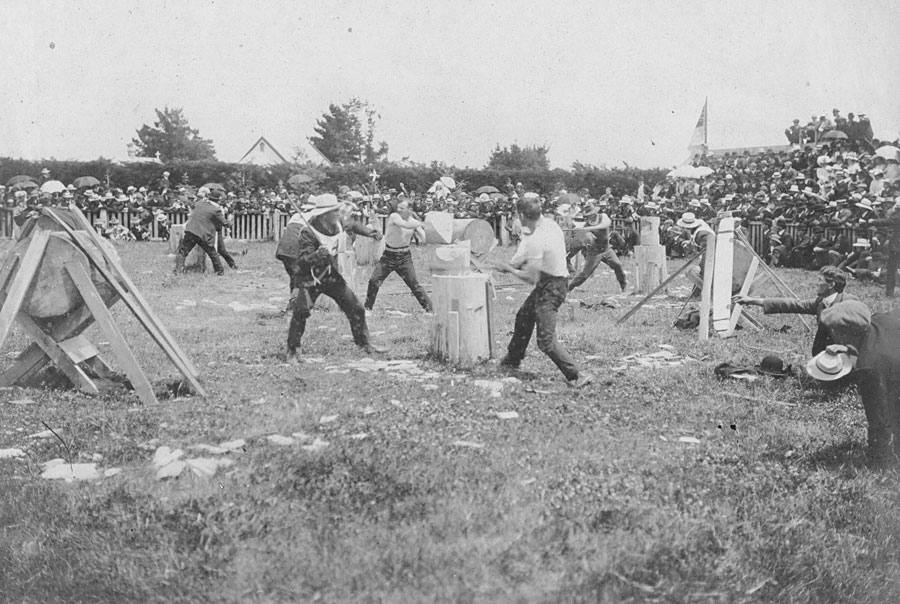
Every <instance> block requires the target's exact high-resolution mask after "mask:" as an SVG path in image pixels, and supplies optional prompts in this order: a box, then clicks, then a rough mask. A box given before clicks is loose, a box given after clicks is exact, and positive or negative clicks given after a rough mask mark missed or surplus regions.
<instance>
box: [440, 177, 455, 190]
mask: <svg viewBox="0 0 900 604" xmlns="http://www.w3.org/2000/svg"><path fill="white" fill-rule="evenodd" d="M441 182H442V183H444V186H445V187H447V188H448V189H450V190H451V191H452V190H453V189H455V188H456V181H455V180H453V179H452V178H450V177H449V176H441Z"/></svg>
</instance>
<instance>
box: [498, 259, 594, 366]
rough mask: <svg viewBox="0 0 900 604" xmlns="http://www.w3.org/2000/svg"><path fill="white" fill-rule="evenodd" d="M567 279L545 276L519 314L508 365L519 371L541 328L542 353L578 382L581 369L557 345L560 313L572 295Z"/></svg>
mask: <svg viewBox="0 0 900 604" xmlns="http://www.w3.org/2000/svg"><path fill="white" fill-rule="evenodd" d="M566 281H567V279H566V278H565V277H550V276H548V275H544V274H542V275H541V277H540V279H538V282H537V285H535V286H534V289H533V290H532V291H531V293H530V294H529V295H528V297H527V298H525V302H524V303H523V304H522V307H521V308H520V309H519V312H517V313H516V325H515V330H514V331H513V337H512V339H511V340H510V341H509V346H508V347H507V353H506V358H505V359H504V361H503V362H504V364H507V365H511V366H513V367H518V365H519V363H521V362H522V359H524V358H525V350H526V349H527V348H528V342H530V341H531V334H532V333H533V332H534V328H535V325H536V326H537V346H538V349H539V350H540V351H541V352H543V353H544V354H546V355H547V356H548V357H550V360H551V361H553V362H554V363H555V364H556V366H557V367H559V370H560V371H562V374H563V375H564V376H566V379H567V380H574V379H577V378H578V367H576V366H575V363H574V362H573V361H572V359H571V357H569V353H568V352H566V351H565V349H564V348H563V347H562V346H560V345H559V342H557V341H556V313H557V311H558V310H559V307H560V305H561V304H562V303H563V302H564V301H565V299H566V294H567V293H568V292H569V289H568V285H567V283H566Z"/></svg>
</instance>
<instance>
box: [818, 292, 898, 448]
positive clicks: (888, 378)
mask: <svg viewBox="0 0 900 604" xmlns="http://www.w3.org/2000/svg"><path fill="white" fill-rule="evenodd" d="M821 323H822V326H823V327H824V328H825V329H826V330H828V332H829V336H830V338H831V340H833V341H834V342H835V343H834V344H833V345H830V346H828V347H826V348H825V349H824V350H823V351H822V352H820V353H818V354H817V355H816V356H815V357H813V358H812V359H810V360H809V362H808V363H807V364H806V371H807V373H808V374H809V375H810V376H812V377H814V378H815V379H817V380H820V381H824V382H831V381H835V380H838V379H841V378H843V377H844V376H847V375H849V376H850V379H852V380H853V381H854V382H855V383H856V384H857V388H858V390H859V394H860V397H861V398H862V403H863V408H864V409H865V411H866V421H867V424H868V443H869V456H870V458H871V459H872V461H873V462H875V463H876V464H880V465H897V464H898V463H900V311H893V312H891V313H875V314H872V313H871V312H870V311H869V309H868V307H866V305H865V304H863V303H862V302H859V301H858V300H851V301H846V302H841V303H838V304H834V305H833V306H830V307H829V308H827V309H826V310H825V311H824V312H823V313H822V317H821Z"/></svg>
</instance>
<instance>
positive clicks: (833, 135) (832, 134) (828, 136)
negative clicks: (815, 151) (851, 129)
mask: <svg viewBox="0 0 900 604" xmlns="http://www.w3.org/2000/svg"><path fill="white" fill-rule="evenodd" d="M842 138H847V133H846V132H841V131H840V130H829V131H828V132H826V133H825V134H823V135H822V138H821V139H819V140H823V141H833V140H838V139H842Z"/></svg>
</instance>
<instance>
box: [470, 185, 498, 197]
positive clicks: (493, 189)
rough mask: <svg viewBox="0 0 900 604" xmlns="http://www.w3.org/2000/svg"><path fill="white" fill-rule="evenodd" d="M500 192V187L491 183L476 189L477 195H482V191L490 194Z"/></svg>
mask: <svg viewBox="0 0 900 604" xmlns="http://www.w3.org/2000/svg"><path fill="white" fill-rule="evenodd" d="M499 192H500V189H498V188H497V187H492V186H491V185H484V186H483V187H478V188H477V189H475V194H476V195H481V194H482V193H487V194H488V195H490V194H491V193H499Z"/></svg>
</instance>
